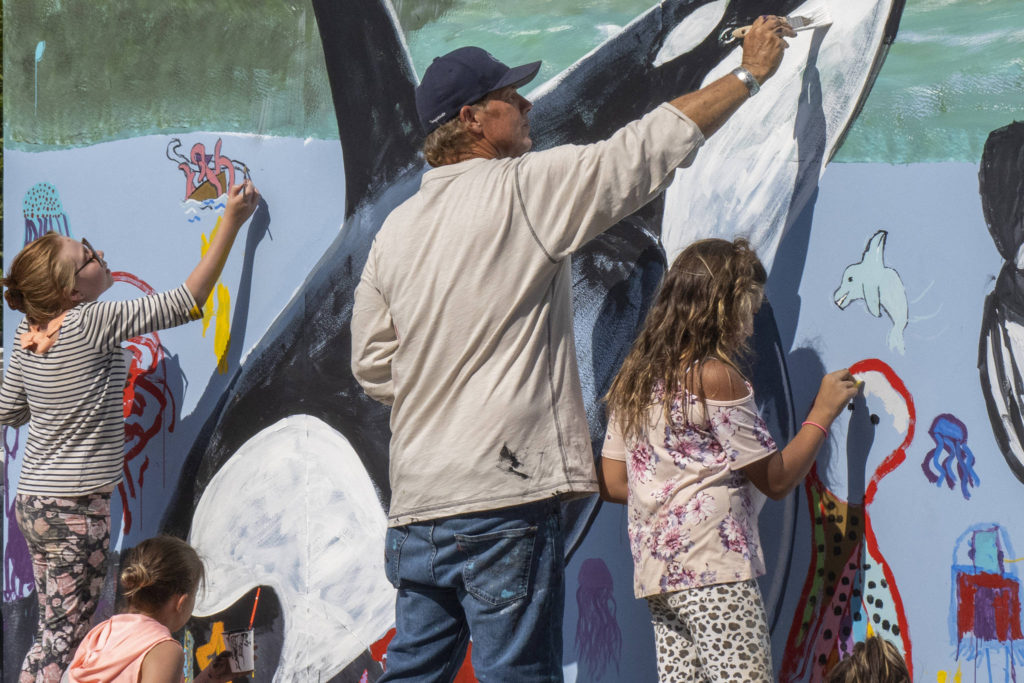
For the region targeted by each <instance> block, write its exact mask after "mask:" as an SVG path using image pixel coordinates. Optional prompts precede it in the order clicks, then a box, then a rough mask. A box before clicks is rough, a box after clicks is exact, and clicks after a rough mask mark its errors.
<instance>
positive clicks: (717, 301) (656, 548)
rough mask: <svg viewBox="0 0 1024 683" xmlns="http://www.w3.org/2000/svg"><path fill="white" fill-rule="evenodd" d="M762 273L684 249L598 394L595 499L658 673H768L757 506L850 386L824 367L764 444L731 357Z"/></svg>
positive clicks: (744, 333) (710, 249) (785, 480)
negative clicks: (796, 420) (646, 611)
mask: <svg viewBox="0 0 1024 683" xmlns="http://www.w3.org/2000/svg"><path fill="white" fill-rule="evenodd" d="M765 280H766V273H765V269H764V266H762V265H761V262H760V261H759V260H758V258H757V255H756V254H755V253H754V252H753V251H752V250H751V249H750V246H749V244H748V243H747V241H746V240H743V239H738V240H736V241H735V242H728V241H726V240H721V239H709V240H702V241H700V242H696V243H694V244H692V245H690V246H689V247H687V248H686V249H685V250H684V251H683V252H682V253H681V254H680V255H679V257H678V258H677V259H676V260H675V262H674V263H673V264H672V267H671V268H670V269H669V271H668V273H667V274H666V275H665V280H664V282H663V283H662V285H661V289H660V291H659V292H658V296H657V299H656V301H655V303H654V305H653V306H652V308H651V311H650V313H649V314H648V316H647V320H646V322H645V323H644V328H643V330H642V331H641V332H640V335H639V337H638V338H637V340H636V342H635V343H634V344H633V347H632V349H630V352H629V354H628V355H627V357H626V360H625V362H624V363H623V365H622V369H621V370H620V371H619V373H618V375H617V376H616V377H615V380H614V381H613V383H612V386H611V389H610V390H609V392H608V396H607V402H608V415H609V417H608V434H607V437H606V439H605V444H604V451H603V453H602V456H603V457H602V459H601V463H602V467H601V473H602V476H601V478H600V479H601V494H602V497H603V498H604V499H605V500H610V501H613V502H618V503H627V504H628V533H629V542H630V548H631V550H632V554H633V563H634V592H635V594H636V596H637V597H638V598H646V599H647V602H648V606H649V608H650V610H651V620H652V623H653V625H654V638H655V644H656V649H657V658H658V674H659V678H660V680H661V681H663V682H664V681H687V682H689V681H725V680H729V681H752V682H762V681H763V682H769V681H772V680H773V670H772V661H771V642H770V640H769V636H768V624H767V619H766V617H765V612H764V606H763V604H762V601H761V594H760V592H759V590H758V587H757V582H756V578H757V577H758V576H760V575H761V574H763V573H764V558H763V557H762V554H761V544H760V539H759V538H758V531H757V515H758V513H759V512H760V509H761V505H762V504H763V503H764V496H765V495H767V496H770V497H771V498H775V499H779V498H782V497H784V496H785V495H786V494H787V493H789V492H790V491H791V490H792V489H793V488H794V487H795V486H796V485H797V484H798V483H800V481H801V480H802V479H803V478H804V476H805V475H806V474H807V472H808V471H809V470H810V468H811V465H812V464H813V462H814V458H815V455H816V454H817V452H818V449H819V448H820V447H821V444H822V443H823V442H824V441H825V438H826V437H827V436H828V429H829V426H830V425H831V424H832V421H833V420H834V419H835V418H836V417H837V416H838V415H839V413H840V412H841V411H842V409H843V407H844V406H845V405H846V404H847V403H848V402H849V401H850V399H851V398H853V396H854V395H855V394H856V393H857V388H856V384H855V382H854V379H853V376H852V375H851V374H850V373H849V371H848V370H839V371H837V372H833V373H831V374H828V375H825V377H824V379H822V381H821V388H820V390H819V391H818V395H817V398H815V400H814V405H813V406H812V408H811V411H810V414H809V415H808V417H807V420H806V421H805V422H804V423H803V426H802V428H801V430H800V431H799V432H798V433H797V434H796V436H795V437H794V438H793V440H792V441H790V443H789V445H787V446H786V447H785V448H784V449H782V450H781V451H780V450H778V449H777V448H776V445H775V442H774V441H773V440H772V437H771V435H770V434H769V433H768V429H767V426H766V425H765V423H764V420H762V419H761V417H760V415H759V414H758V409H757V404H756V403H755V401H754V394H753V389H752V388H751V386H750V383H749V382H748V381H747V380H746V378H745V377H744V376H743V374H742V373H741V372H740V370H739V368H738V366H737V361H738V359H739V358H740V357H741V355H742V352H743V351H744V350H745V348H746V342H747V339H748V338H749V337H750V335H751V334H752V332H753V321H754V313H755V312H756V311H757V309H758V308H759V307H760V305H761V299H762V296H763V292H764V284H765Z"/></svg>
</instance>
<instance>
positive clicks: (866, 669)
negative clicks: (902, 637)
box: [825, 636, 911, 683]
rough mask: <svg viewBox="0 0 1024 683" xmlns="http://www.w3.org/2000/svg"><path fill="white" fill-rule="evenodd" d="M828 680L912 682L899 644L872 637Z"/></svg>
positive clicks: (856, 647)
mask: <svg viewBox="0 0 1024 683" xmlns="http://www.w3.org/2000/svg"><path fill="white" fill-rule="evenodd" d="M825 680H826V683H911V681H910V670H909V669H907V662H906V661H905V660H904V659H903V655H901V654H900V651H899V650H897V649H896V646H895V645H893V644H892V643H890V642H889V641H888V640H886V639H884V638H879V637H878V636H871V637H870V638H868V639H867V640H865V641H864V642H863V643H857V644H856V645H854V646H853V652H851V653H850V656H848V657H847V658H846V659H844V660H842V661H840V662H839V663H838V664H836V665H835V666H834V667H833V668H832V671H830V672H829V674H828V678H826V679H825Z"/></svg>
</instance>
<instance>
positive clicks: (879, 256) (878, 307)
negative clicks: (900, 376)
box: [832, 230, 908, 354]
mask: <svg viewBox="0 0 1024 683" xmlns="http://www.w3.org/2000/svg"><path fill="white" fill-rule="evenodd" d="M888 234H889V233H887V232H886V231H885V230H879V231H878V232H876V233H875V234H874V235H872V236H871V239H870V240H869V241H868V245H867V247H865V248H864V255H863V257H862V258H861V260H860V261H859V262H858V263H853V264H851V265H849V266H847V267H846V270H845V271H843V279H842V282H840V283H839V287H838V288H837V289H836V291H835V292H834V293H833V294H832V300H833V301H834V302H835V304H836V306H838V307H839V308H840V309H845V308H846V307H847V306H849V305H850V304H851V303H853V302H854V301H857V300H858V299H863V300H864V305H865V306H867V309H868V313H870V314H871V315H873V316H875V317H876V318H880V317H882V311H885V314H886V315H887V316H889V320H891V321H892V329H890V330H889V335H888V337H886V341H887V342H888V344H889V348H890V349H892V350H893V351H898V352H899V353H901V354H902V353H904V351H905V350H906V346H905V344H904V343H903V330H904V329H905V328H906V327H907V320H908V317H907V316H908V306H907V292H906V289H904V287H903V280H901V279H900V274H899V273H898V272H896V270H895V269H894V268H889V267H888V266H886V265H885V259H884V252H885V238H886V236H887V235H888Z"/></svg>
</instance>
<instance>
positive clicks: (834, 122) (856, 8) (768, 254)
mask: <svg viewBox="0 0 1024 683" xmlns="http://www.w3.org/2000/svg"><path fill="white" fill-rule="evenodd" d="M810 6H811V3H805V4H804V5H802V6H801V7H798V8H796V9H795V10H794V11H793V12H792V13H793V14H796V15H799V14H801V13H802V10H804V9H807V8H809V7H810ZM891 6H892V0H872V1H870V2H849V3H837V2H831V3H829V4H828V10H829V12H830V13H831V15H832V18H833V24H832V26H831V27H829V28H828V29H816V30H809V31H803V32H801V33H799V34H798V35H797V37H795V38H789V39H787V41H788V42H789V44H790V47H789V48H788V49H787V50H786V54H785V57H784V58H783V60H782V65H781V66H780V67H779V70H778V72H777V73H776V74H775V76H774V77H772V78H771V79H770V80H768V81H767V82H766V83H765V84H764V86H763V87H762V88H761V92H760V93H758V94H757V95H755V96H754V97H753V98H751V99H750V100H749V101H748V102H746V103H744V104H743V106H742V107H741V108H740V110H739V111H738V112H737V113H736V114H734V115H733V116H732V118H730V119H729V121H728V122H727V123H726V124H725V125H724V126H723V127H722V128H721V130H719V131H718V132H717V133H715V135H714V136H713V137H711V138H710V139H709V140H708V141H707V143H705V145H704V149H703V150H701V152H700V154H699V155H698V156H697V159H696V161H695V162H694V164H693V166H692V167H691V168H690V169H687V170H683V171H681V172H679V173H677V174H676V178H675V180H674V181H673V183H672V185H671V186H670V187H669V189H668V190H667V191H666V193H665V218H664V222H663V224H662V237H663V239H664V242H665V250H666V252H667V254H668V256H669V261H671V260H672V259H674V258H675V256H676V255H677V254H678V253H679V252H680V251H682V250H683V249H684V248H685V247H686V245H688V244H690V243H691V242H693V241H695V240H697V239H701V238H706V237H723V238H728V239H732V238H734V237H739V236H744V237H747V238H748V239H750V240H751V242H752V244H753V246H754V248H755V249H756V250H757V252H758V255H759V256H760V257H761V260H762V261H764V264H765V266H766V267H767V268H768V269H769V270H770V269H771V265H772V262H773V261H774V258H775V251H776V249H777V248H778V245H779V241H780V240H781V238H782V234H783V233H784V232H785V230H786V228H788V227H789V225H790V224H791V223H792V222H793V221H795V220H796V217H797V215H798V214H799V212H800V210H802V208H803V207H804V206H805V205H806V202H807V201H808V200H809V199H810V197H811V196H812V194H813V192H814V190H815V188H816V187H817V184H818V180H819V178H820V176H821V173H822V172H823V171H824V168H825V163H826V161H827V160H828V159H829V157H830V156H831V155H832V153H833V152H834V151H835V149H836V145H837V144H838V142H839V137H840V135H841V134H842V132H843V130H844V129H845V128H846V127H847V125H848V124H849V123H850V121H851V119H852V117H853V115H854V112H855V110H856V107H857V102H858V100H859V99H860V96H861V92H862V90H863V88H864V86H865V84H866V82H867V81H868V79H869V78H870V75H871V71H872V68H873V66H874V63H875V59H876V56H877V54H878V51H879V46H880V44H881V41H882V38H883V37H884V29H885V24H886V20H887V19H888V17H889V11H890V8H891ZM803 13H806V12H803ZM815 44H818V49H817V50H816V52H814V51H812V46H813V45H815ZM740 58H741V48H739V47H737V48H736V49H735V50H733V51H732V52H731V53H729V55H728V56H727V57H726V58H725V59H723V60H722V62H721V63H720V64H719V65H718V66H717V67H715V68H714V69H712V70H711V71H710V72H709V73H708V75H707V77H706V78H705V79H704V85H706V84H708V83H711V82H713V81H715V80H717V79H719V78H721V77H723V76H725V75H726V74H728V73H729V72H730V71H731V70H732V69H734V68H736V67H737V66H739V64H740ZM805 76H806V80H805ZM791 207H792V208H793V209H794V210H793V211H791Z"/></svg>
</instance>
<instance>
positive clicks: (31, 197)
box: [22, 183, 71, 244]
mask: <svg viewBox="0 0 1024 683" xmlns="http://www.w3.org/2000/svg"><path fill="white" fill-rule="evenodd" d="M22 211H23V212H24V214H25V244H28V243H29V242H31V241H32V240H34V239H37V238H39V237H42V236H43V235H45V234H46V233H48V232H57V233H60V234H61V235H65V236H67V237H71V226H70V224H69V223H68V215H67V214H66V213H64V205H63V204H62V203H61V201H60V193H59V192H57V188H56V187H54V186H53V185H52V184H51V183H36V184H35V185H33V186H32V187H31V188H29V190H28V192H26V193H25V197H24V198H23V199H22Z"/></svg>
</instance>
